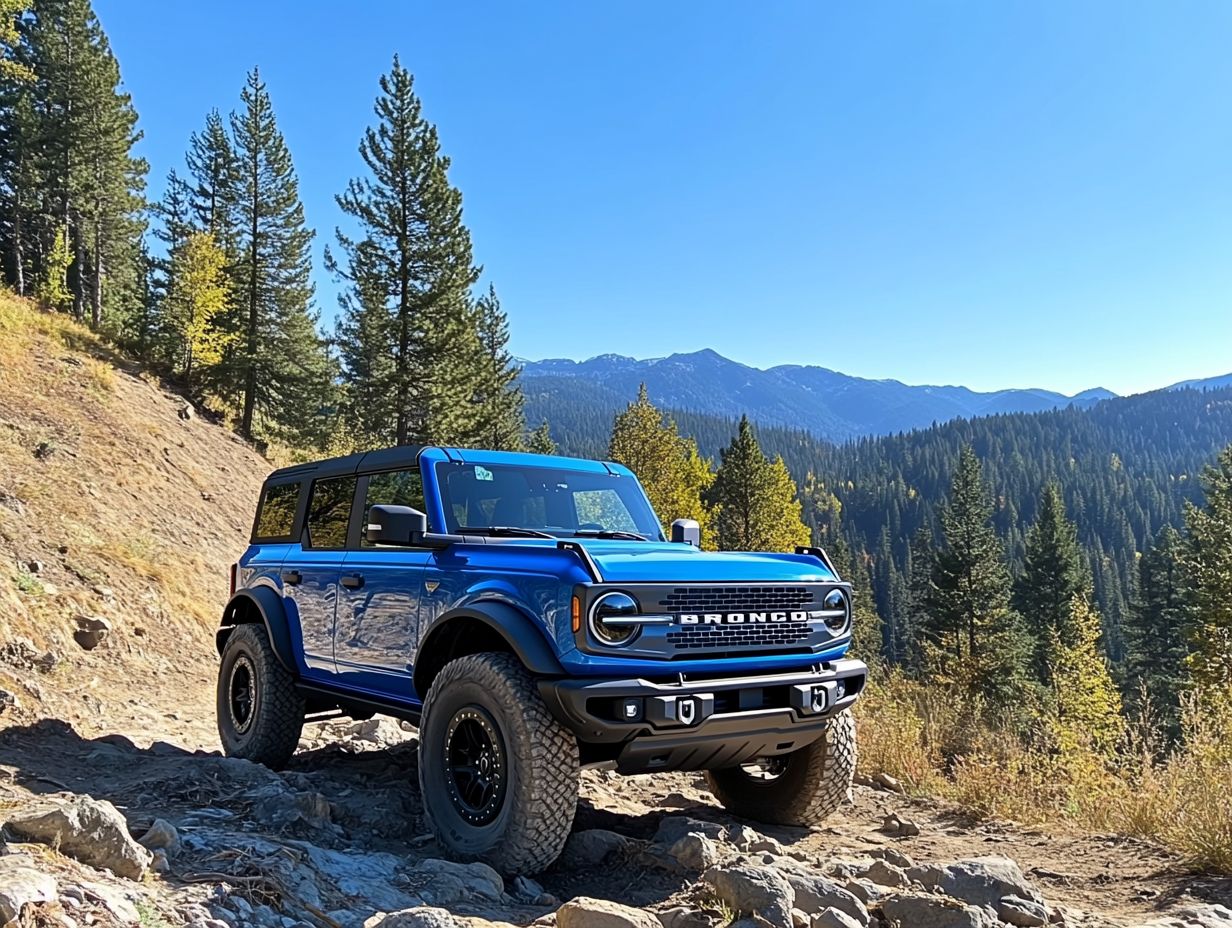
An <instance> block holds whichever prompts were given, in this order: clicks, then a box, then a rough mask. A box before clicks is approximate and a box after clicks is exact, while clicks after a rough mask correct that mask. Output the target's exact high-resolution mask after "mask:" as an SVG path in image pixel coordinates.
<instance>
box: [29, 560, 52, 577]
mask: <svg viewBox="0 0 1232 928" xmlns="http://www.w3.org/2000/svg"><path fill="white" fill-rule="evenodd" d="M46 569H47V565H46V564H44V563H43V562H42V561H26V570H28V571H29V572H30V573H32V574H41V573H42V572H43V571H45V570H46Z"/></svg>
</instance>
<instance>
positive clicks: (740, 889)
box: [702, 864, 796, 928]
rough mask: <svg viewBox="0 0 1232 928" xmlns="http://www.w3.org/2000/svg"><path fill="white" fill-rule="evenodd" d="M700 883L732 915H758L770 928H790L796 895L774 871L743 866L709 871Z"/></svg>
mask: <svg viewBox="0 0 1232 928" xmlns="http://www.w3.org/2000/svg"><path fill="white" fill-rule="evenodd" d="M702 882H703V883H706V884H707V885H708V886H710V887H711V888H712V889H713V890H714V892H715V895H717V896H718V897H719V898H720V899H722V900H723V902H725V903H726V904H727V906H728V907H729V908H731V909H732V910H733V911H735V912H737V913H739V914H741V915H753V914H756V915H759V916H761V918H763V919H765V920H766V921H767V922H768V923H769V924H770V925H772V926H773V928H792V921H791V910H792V909H793V908H795V901H796V891H795V889H793V888H792V884H791V883H789V882H788V881H787V877H786V876H785V875H784V874H782V873H780V872H779V871H778V870H774V869H771V868H770V867H753V866H748V865H745V864H736V865H732V866H721V867H711V868H710V869H709V870H707V871H706V872H705V873H703V874H702Z"/></svg>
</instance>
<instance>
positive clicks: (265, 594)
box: [214, 586, 299, 675]
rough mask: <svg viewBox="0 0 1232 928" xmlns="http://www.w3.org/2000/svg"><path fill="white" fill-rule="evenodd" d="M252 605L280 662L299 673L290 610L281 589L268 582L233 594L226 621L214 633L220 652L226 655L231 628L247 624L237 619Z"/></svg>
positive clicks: (224, 616) (294, 672)
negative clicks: (289, 618) (292, 639)
mask: <svg viewBox="0 0 1232 928" xmlns="http://www.w3.org/2000/svg"><path fill="white" fill-rule="evenodd" d="M252 609H255V610H256V612H257V614H258V615H260V616H261V622H262V624H264V625H265V632H266V634H268V635H269V640H270V645H271V646H272V647H273V649H274V656H275V657H277V658H278V662H279V663H280V664H282V666H283V667H285V668H287V670H289V671H291V673H293V674H296V675H298V673H299V671H298V668H297V667H296V665H295V652H294V649H293V648H292V647H291V630H290V628H289V627H288V625H287V613H286V610H285V609H284V608H283V605H282V597H281V596H280V595H279V593H278V591H277V590H275V589H273V588H272V587H268V586H254V587H249V588H248V589H244V590H240V591H239V592H237V593H236V594H235V595H234V596H232V597H231V600H230V602H228V603H227V608H226V609H224V610H223V614H222V623H221V624H220V625H219V627H218V631H217V632H216V633H215V636H214V638H215V644H216V646H217V647H218V654H219V656H220V657H221V656H222V650H223V648H224V647H225V646H226V643H227V638H228V637H229V636H230V635H231V632H232V631H233V630H234V629H235V627H236V626H237V625H242V624H244V623H243V622H242V621H236V620H237V618H238V617H239V615H240V613H241V611H247V610H252Z"/></svg>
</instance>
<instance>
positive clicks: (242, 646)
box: [216, 625, 304, 770]
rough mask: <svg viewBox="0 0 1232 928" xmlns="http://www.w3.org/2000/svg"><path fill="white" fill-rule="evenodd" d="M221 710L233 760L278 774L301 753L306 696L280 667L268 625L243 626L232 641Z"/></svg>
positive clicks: (221, 683) (221, 670) (221, 729)
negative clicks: (266, 626) (300, 738)
mask: <svg viewBox="0 0 1232 928" xmlns="http://www.w3.org/2000/svg"><path fill="white" fill-rule="evenodd" d="M216 708H217V714H218V736H219V739H220V740H221V741H222V747H223V751H224V752H226V755H227V756H228V757H242V758H244V759H245V760H251V761H254V762H256V763H258V764H264V765H265V766H267V767H272V768H274V769H275V770H277V769H278V768H279V767H282V766H284V765H285V764H286V762H287V761H288V760H290V759H291V755H292V754H294V753H295V748H296V747H297V746H298V745H299V736H300V732H302V731H303V728H304V697H303V694H302V693H300V691H299V690H298V689H297V688H296V686H295V678H294V677H293V676H292V675H291V673H290V671H288V670H287V669H286V668H285V667H283V666H282V664H281V663H279V661H278V657H277V656H276V655H275V654H274V649H273V648H272V647H271V646H270V642H269V635H267V634H266V631H265V628H264V627H262V626H260V625H240V626H239V627H238V628H236V629H235V630H234V631H232V632H231V634H230V635H229V636H228V637H227V643H226V644H225V645H224V646H223V649H222V662H221V663H220V664H219V667H218V695H217V707H216Z"/></svg>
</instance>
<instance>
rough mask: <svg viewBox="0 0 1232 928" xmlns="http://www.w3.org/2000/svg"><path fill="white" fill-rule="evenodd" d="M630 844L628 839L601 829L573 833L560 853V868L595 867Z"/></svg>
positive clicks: (630, 841)
mask: <svg viewBox="0 0 1232 928" xmlns="http://www.w3.org/2000/svg"><path fill="white" fill-rule="evenodd" d="M632 843H633V842H632V840H631V839H630V838H626V837H625V836H624V835H621V834H617V833H616V832H614V831H606V830H605V829H603V828H591V829H588V830H586V831H575V832H574V833H573V834H571V835H570V836H569V840H568V841H566V842H565V848H564V850H563V851H561V854H560V866H562V867H564V868H565V869H567V870H577V869H584V868H587V867H597V866H598V865H599V864H601V863H603V862H604V861H605V860H607V859H608V857H610V856H611V855H613V854H616V853H618V852H621V851H625V850H627V849H628V848H629V847H630V845H631V844H632Z"/></svg>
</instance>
